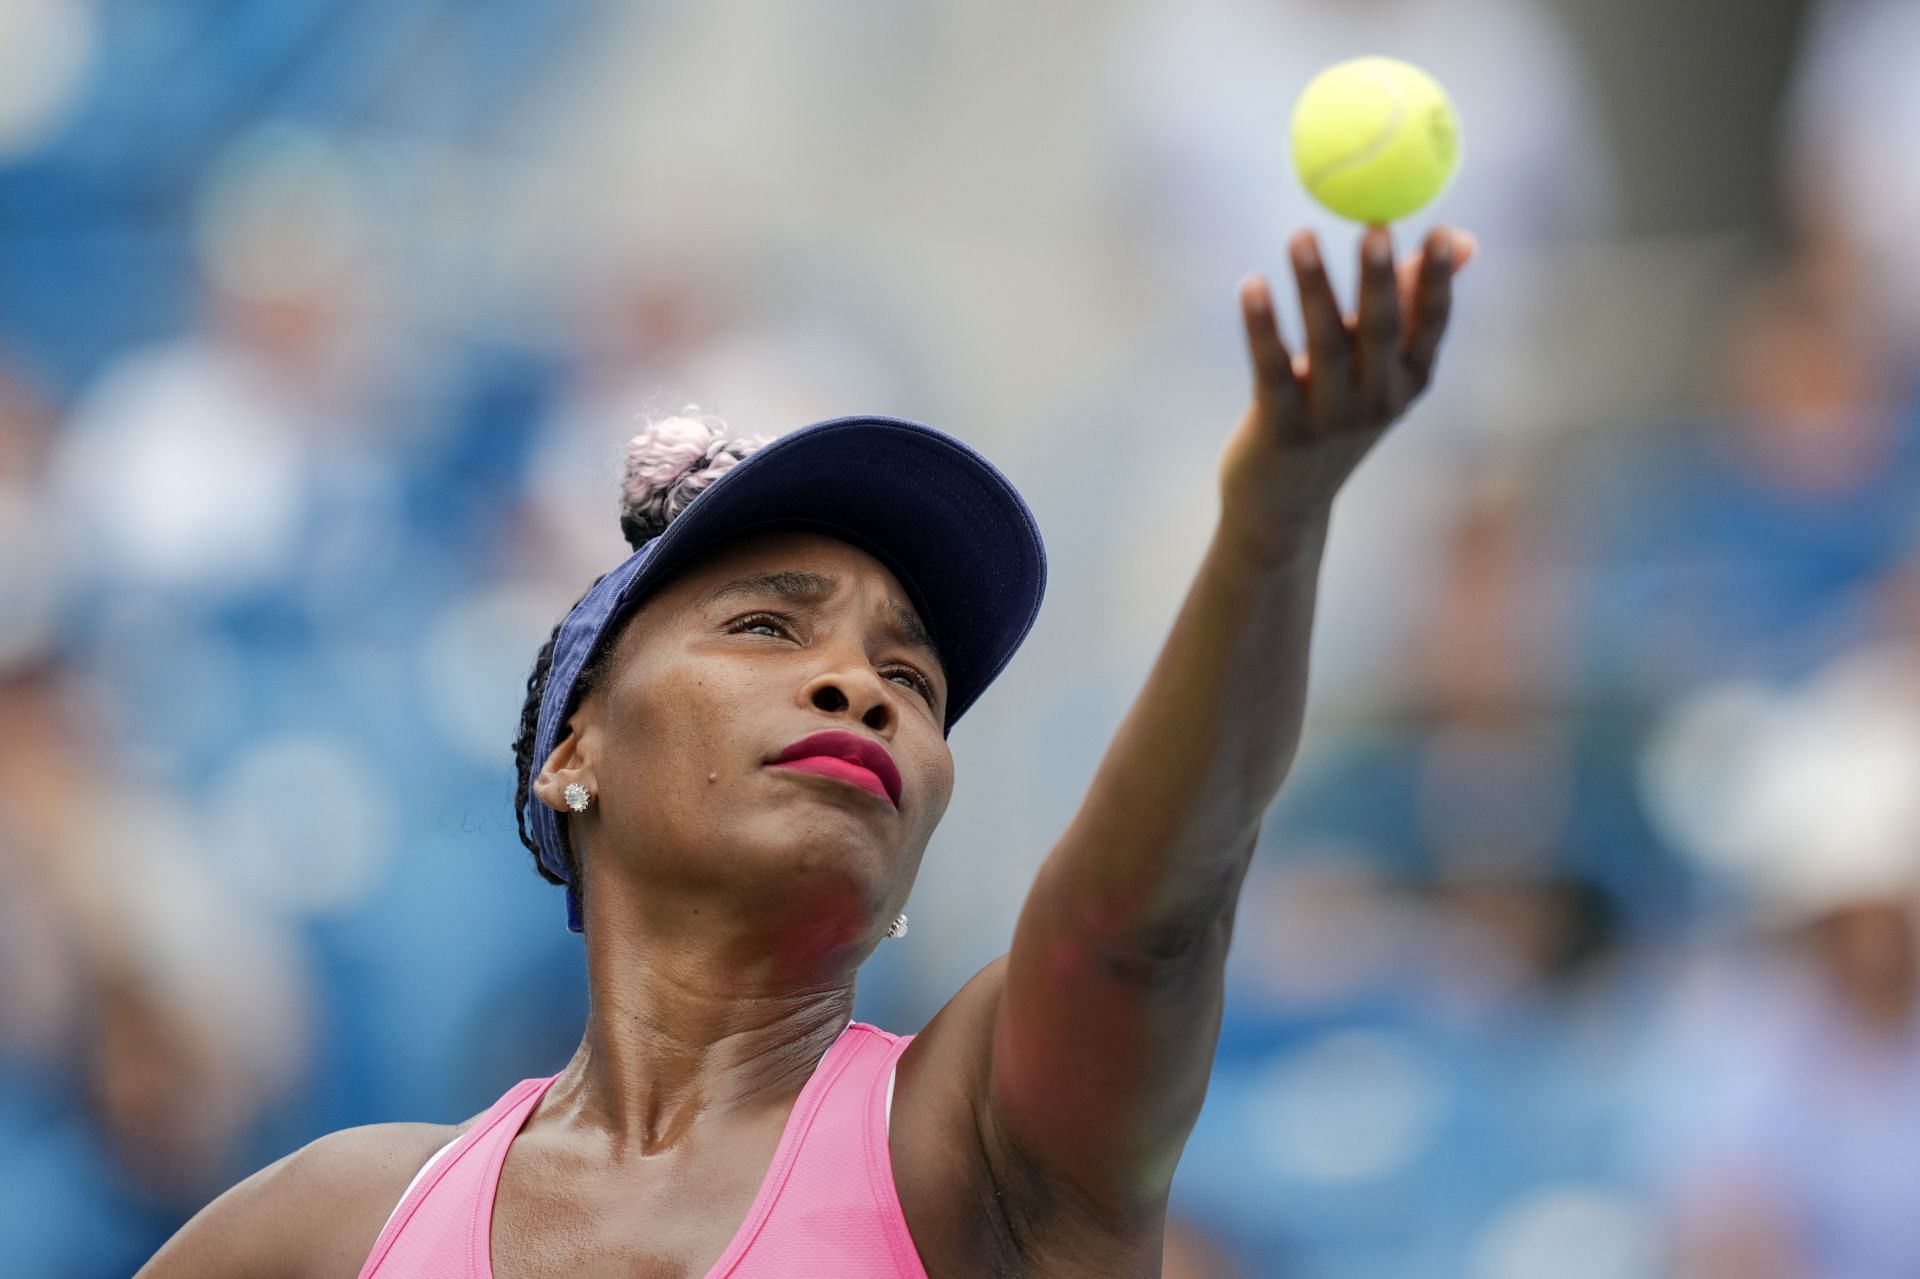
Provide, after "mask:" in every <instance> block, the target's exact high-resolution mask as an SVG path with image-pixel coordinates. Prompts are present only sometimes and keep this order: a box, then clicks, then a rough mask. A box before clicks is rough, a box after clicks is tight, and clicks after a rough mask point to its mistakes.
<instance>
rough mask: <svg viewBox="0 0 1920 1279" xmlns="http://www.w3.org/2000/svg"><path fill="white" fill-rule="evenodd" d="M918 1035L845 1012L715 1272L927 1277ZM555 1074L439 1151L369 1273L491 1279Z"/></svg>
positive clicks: (518, 1092) (390, 1223) (382, 1240)
mask: <svg viewBox="0 0 1920 1279" xmlns="http://www.w3.org/2000/svg"><path fill="white" fill-rule="evenodd" d="M912 1040H913V1036H912V1035H894V1034H889V1033H888V1032H887V1031H884V1030H881V1029H879V1028H878V1027H875V1026H869V1025H867V1024H866V1023H865V1022H860V1021H855V1022H849V1023H848V1024H847V1028H846V1029H845V1030H843V1031H842V1032H841V1033H840V1037H839V1038H838V1039H836V1040H834V1043H833V1047H831V1048H829V1049H828V1050H827V1055H826V1056H825V1057H823V1058H822V1059H821V1061H820V1065H819V1066H818V1067H816V1068H815V1069H814V1072H813V1075H812V1077H811V1078H809V1079H808V1080H807V1083H806V1086H805V1087H804V1088H802V1089H801V1090H800V1096H799V1098H798V1099H797V1100H796V1101H795V1102H794V1104H793V1111H792V1113H791V1114H789V1115H788V1116H787V1126H786V1129H785V1130H784V1131H783V1132H782V1133H781V1134H780V1145H779V1147H778V1149H776V1150H775V1151H774V1155H773V1165H772V1167H771V1168H769V1169H768V1171H767V1176H766V1180H764V1181H762V1182H761V1183H760V1192H759V1194H757V1195H755V1196H754V1200H753V1207H752V1208H750V1209H749V1210H748V1211H747V1219H746V1220H745V1221H744V1222H742V1223H741V1225H740V1229H739V1230H738V1231H737V1232H735V1234H734V1236H733V1242H732V1243H730V1244H728V1245H727V1250H726V1251H725V1252H724V1253H722V1254H721V1255H720V1260H718V1261H716V1262H714V1264H713V1268H712V1269H711V1270H709V1271H708V1272H707V1277H706V1279H829V1277H830V1279H926V1276H927V1272H926V1270H925V1268H924V1267H922V1266H921V1264H920V1254H919V1253H918V1252H916V1251H915V1250H914V1246H913V1240H912V1238H911V1237H909V1235H908V1234H907V1221H906V1217H905V1216H904V1215H903V1214H902V1213H901V1211H900V1198H899V1195H898V1194H897V1193H896V1192H895V1190H894V1185H893V1161H892V1158H891V1156H890V1155H889V1153H888V1149H887V1122H888V1114H887V1110H888V1104H889V1102H890V1100H891V1098H890V1093H891V1091H892V1088H891V1085H892V1081H893V1068H894V1063H895V1062H897V1061H899V1059H900V1054H901V1053H902V1052H904V1051H906V1047H907V1045H908V1044H909V1043H911V1042H912ZM557 1078H559V1076H557V1075H553V1076H549V1077H547V1078H545V1079H523V1080H521V1081H520V1082H519V1083H517V1084H515V1085H514V1086H513V1087H512V1088H510V1089H508V1090H507V1093H506V1095H505V1096H503V1097H502V1098H500V1100H498V1101H496V1102H494V1103H493V1105H492V1106H490V1107H488V1108H487V1110H486V1112H485V1113H484V1114H482V1115H481V1116H480V1117H479V1118H478V1119H477V1120H475V1121H474V1123H473V1126H472V1127H471V1128H469V1129H467V1131H466V1132H464V1133H462V1134H461V1135H460V1136H459V1137H458V1138H456V1139H455V1140H454V1141H453V1142H452V1143H451V1144H450V1145H448V1146H447V1147H446V1148H444V1149H443V1150H442V1151H441V1152H440V1153H439V1154H437V1155H435V1156H434V1157H433V1158H432V1159H430V1160H428V1162H427V1165H426V1166H425V1167H424V1168H422V1169H421V1171H420V1174H419V1175H418V1176H416V1177H415V1178H414V1182H413V1184H412V1185H411V1186H409V1187H407V1192H406V1194H404V1195H402V1196H401V1199H400V1203H399V1206H398V1207H396V1208H395V1209H394V1211H393V1216H392V1217H390V1218H389V1219H388V1220H387V1225H386V1229H384V1230H382V1231H381V1232H380V1237H379V1238H378V1239H377V1240H375V1241H374V1245H373V1251H372V1252H371V1253H370V1254H368V1256H367V1262H366V1264H365V1265H364V1266H362V1267H361V1268H360V1279H493V1261H492V1257H491V1242H492V1234H493V1230H492V1227H493V1199H494V1192H495V1191H496V1190H497V1189H498V1187H499V1185H500V1167H501V1165H502V1164H503V1163H505V1162H506V1158H507V1147H508V1146H510V1145H512V1144H513V1139H514V1137H515V1136H516V1135H517V1134H518V1133H519V1131H520V1126H521V1125H522V1124H523V1123H525V1122H526V1118H527V1116H528V1115H530V1114H532V1113H533V1108H534V1106H536V1105H537V1104H539V1101H540V1098H541V1097H542V1096H544V1095H545V1094H546V1091H547V1088H548V1087H549V1086H550V1085H551V1084H552V1083H553V1081H554V1080H555V1079H557Z"/></svg>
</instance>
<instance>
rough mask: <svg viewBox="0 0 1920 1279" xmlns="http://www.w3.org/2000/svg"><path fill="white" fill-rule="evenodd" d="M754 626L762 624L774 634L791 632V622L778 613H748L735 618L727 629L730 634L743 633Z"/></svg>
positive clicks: (785, 634) (784, 634)
mask: <svg viewBox="0 0 1920 1279" xmlns="http://www.w3.org/2000/svg"><path fill="white" fill-rule="evenodd" d="M756 626H764V627H766V628H767V629H768V630H770V631H773V632H774V633H775V634H776V635H782V636H791V635H792V634H793V625H792V623H790V622H789V621H788V620H787V619H786V618H784V617H782V616H780V614H778V613H749V614H748V615H747V616H745V617H740V618H735V619H734V621H733V623H732V624H731V625H730V626H729V627H728V628H727V630H728V633H730V634H744V633H745V632H747V631H749V630H751V629H752V628H753V627H756Z"/></svg>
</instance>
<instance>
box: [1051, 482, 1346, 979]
mask: <svg viewBox="0 0 1920 1279" xmlns="http://www.w3.org/2000/svg"><path fill="white" fill-rule="evenodd" d="M1326 532H1327V519H1326V514H1325V513H1324V512H1322V513H1321V514H1319V515H1318V516H1316V517H1314V518H1311V519H1308V520H1305V521H1303V522H1302V523H1301V524H1300V525H1299V526H1298V533H1297V535H1294V536H1290V537H1288V538H1285V539H1282V540H1279V541H1275V540H1273V539H1272V538H1271V537H1267V538H1261V539H1257V540H1256V539H1252V538H1249V537H1246V536H1243V535H1241V534H1240V533H1239V532H1238V529H1237V526H1236V524H1235V523H1234V522H1233V521H1230V520H1227V519H1223V520H1222V521H1221V523H1220V525H1219V526H1218V527H1217V528H1216V529H1215V532H1214V536H1213V539H1212V541H1211V543H1210V544H1209V545H1208V547H1207V551H1206V555H1205V558H1204V559H1203V560H1202V561H1201V564H1200V568H1199V571H1198V572H1197V573H1196V574H1195V576H1194V579H1193V583H1192V585H1191V586H1190V587H1189V589H1188V591H1187V596H1186V599H1185V601H1184V602H1183V604H1182V605H1181V608H1180V612H1179V615H1178V616H1177V617H1176V619H1175V621H1174V624H1173V628H1172V631H1171V632H1170V633H1169V635H1168V637H1167V641H1166V644H1165V645H1164V646H1163V647H1162V649H1161V652H1160V656H1159V658H1158V660H1157V661H1156V662H1155V663H1154V666H1153V669H1152V671H1151V673H1150V674H1149V675H1148V676H1147V681H1146V685H1145V687H1144V688H1143V689H1142V690H1141V693H1140V695H1139V697H1138V698H1137V699H1136V700H1135V702H1134V704H1133V707H1132V709H1131V710H1130V711H1129V712H1128V714H1127V716H1126V718H1125V720H1124V721H1123V722H1122V723H1121V725H1120V728H1119V731H1118V732H1117V733H1116V734H1115V736H1114V739H1113V742H1112V744H1111V745H1110V746H1109V747H1108V749H1107V753H1106V756H1105V757H1104V758H1103V759H1102V761H1101V764H1100V767H1099V769H1098V771H1097V772H1096V773H1095V775H1094V778H1093V783H1092V785H1091V786H1090V787H1089V789H1088V792H1087V797H1086V800H1085V802H1084V803H1083V805H1082V806H1081V809H1080V812H1079V813H1078V814H1077V815H1076V817H1075V818H1074V820H1073V822H1072V824H1071V825H1070V826H1069V827H1068V829H1067V832H1066V834H1065V835H1064V836H1062V838H1061V840H1060V843H1059V844H1058V846H1056V848H1055V849H1054V851H1053V853H1052V854H1051V856H1050V857H1049V858H1048V862H1047V866H1046V869H1045V871H1044V872H1043V875H1044V878H1045V879H1046V880H1047V881H1049V883H1050V886H1051V887H1052V888H1053V889H1054V890H1055V891H1056V892H1057V893H1058V897H1057V899H1056V900H1060V901H1066V902H1072V903H1075V905H1076V911H1077V912H1084V913H1083V914H1082V916H1081V917H1082V920H1083V921H1084V923H1085V924H1086V926H1089V927H1092V928H1094V929H1097V930H1098V931H1099V932H1100V933H1101V934H1102V935H1103V936H1107V937H1114V938H1120V939H1126V938H1132V937H1140V938H1145V939H1149V940H1150V941H1157V940H1158V939H1165V938H1169V937H1173V938H1179V937H1182V936H1184V935H1186V934H1187V932H1188V931H1189V930H1191V929H1193V928H1196V927H1207V926H1211V925H1212V924H1213V923H1215V922H1217V916H1218V915H1219V914H1220V913H1221V912H1222V911H1223V910H1226V909H1229V908H1230V907H1231V905H1232V902H1233V900H1234V897H1235V896H1236V894H1237V891H1238V887H1239V883H1240V880H1241V878H1242V877H1243V876H1244V874H1245V871H1246V862H1247V859H1248V857H1249V856H1250V854H1251V851H1252V846H1253V842H1254V838H1255V836H1256V834H1257V832H1258V830H1259V825H1260V822H1261V819H1262V817H1263V815H1264V813H1265V812H1266V809H1267V806H1268V805H1269V804H1270V803H1271V802H1272V800H1273V797H1274V795H1275V794H1277V793H1278V791H1279V789H1280V784H1281V782H1282V781H1283V780H1284V779H1285V777H1286V774H1287V771H1288V769H1289V768H1290V767H1291V765H1292V762H1293V757H1294V752H1295V750H1296V749H1297V748H1298V746H1299V741H1300V728H1301V720H1302V718H1303V715H1304V710H1305V702H1306V685H1307V665H1308V663H1307V658H1308V647H1309V641H1310V639H1311V635H1312V630H1313V615H1314V599H1315V594H1316V591H1317V584H1318V580H1319V572H1320V560H1321V554H1322V551H1323V549H1324V547H1325V543H1326Z"/></svg>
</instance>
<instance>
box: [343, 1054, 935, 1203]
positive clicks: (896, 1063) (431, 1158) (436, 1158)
mask: <svg viewBox="0 0 1920 1279" xmlns="http://www.w3.org/2000/svg"><path fill="white" fill-rule="evenodd" d="M851 1025H853V1021H852V1019H851V1018H849V1019H848V1021H847V1026H851ZM847 1026H842V1027H841V1028H840V1034H841V1035H844V1034H846V1033H847ZM833 1042H834V1043H836V1044H837V1043H839V1042H840V1037H839V1035H836V1036H834V1041H833ZM832 1051H833V1046H832V1045H831V1044H830V1045H828V1046H827V1052H828V1053H830V1052H832ZM826 1060H827V1053H821V1054H820V1060H819V1061H818V1062H816V1063H815V1064H814V1067H813V1068H814V1069H815V1070H818V1069H820V1067H821V1066H822V1065H824V1064H825V1063H826ZM899 1071H900V1059H899V1058H898V1057H895V1058H894V1059H893V1065H892V1066H891V1067H889V1068H888V1070H887V1123H886V1127H887V1131H888V1132H892V1131H893V1077H894V1076H895V1075H896V1074H898V1073H899ZM464 1136H466V1134H465V1133H461V1134H460V1137H464ZM460 1137H455V1138H454V1139H453V1141H449V1142H448V1143H447V1144H446V1145H444V1146H442V1147H440V1149H438V1150H436V1151H434V1152H433V1153H432V1154H430V1155H428V1156H427V1162H425V1163H423V1164H421V1165H420V1171H419V1172H416V1173H414V1174H413V1180H412V1181H409V1182H408V1183H407V1188H406V1189H405V1190H403V1191H401V1192H400V1200H399V1202H398V1203H396V1204H394V1205H393V1210H392V1211H391V1212H389V1213H388V1214H387V1220H386V1225H383V1226H381V1227H380V1233H381V1234H383V1235H384V1234H385V1233H387V1226H390V1225H392V1224H393V1218H394V1215H395V1214H396V1213H398V1212H399V1211H400V1204H403V1203H405V1202H406V1201H407V1196H408V1195H410V1194H412V1193H413V1188H414V1187H415V1186H417V1185H419V1184H420V1179H421V1178H422V1177H424V1176H426V1175H427V1173H428V1172H430V1171H431V1170H432V1169H433V1166H434V1165H435V1164H437V1163H439V1162H440V1156H442V1155H444V1154H446V1153H447V1152H448V1151H449V1150H452V1149H453V1147H454V1144H455V1143H456V1142H458V1141H459V1140H460ZM375 1237H376V1238H378V1236H375Z"/></svg>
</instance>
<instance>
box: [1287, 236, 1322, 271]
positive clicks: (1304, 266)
mask: <svg viewBox="0 0 1920 1279" xmlns="http://www.w3.org/2000/svg"><path fill="white" fill-rule="evenodd" d="M1293 260H1294V262H1295V263H1297V264H1298V265H1299V267H1300V269H1301V270H1303V271H1311V270H1312V269H1313V268H1314V267H1317V266H1319V265H1320V250H1318V249H1316V248H1315V247H1314V245H1313V241H1312V240H1302V241H1301V242H1300V243H1299V244H1298V245H1296V246H1295V247H1294V250H1293Z"/></svg>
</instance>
